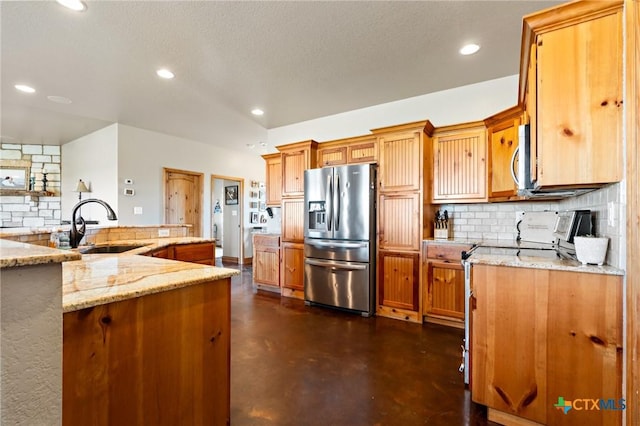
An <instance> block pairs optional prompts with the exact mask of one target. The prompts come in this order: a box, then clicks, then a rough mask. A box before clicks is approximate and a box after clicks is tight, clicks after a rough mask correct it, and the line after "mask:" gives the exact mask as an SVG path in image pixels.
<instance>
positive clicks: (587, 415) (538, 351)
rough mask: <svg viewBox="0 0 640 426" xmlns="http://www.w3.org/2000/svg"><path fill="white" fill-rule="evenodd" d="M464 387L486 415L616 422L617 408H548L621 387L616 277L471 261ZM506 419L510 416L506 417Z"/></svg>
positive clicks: (609, 395) (608, 394)
mask: <svg viewBox="0 0 640 426" xmlns="http://www.w3.org/2000/svg"><path fill="white" fill-rule="evenodd" d="M472 287H473V294H474V299H472V304H471V305H472V311H471V312H472V328H471V333H472V337H471V375H472V380H471V389H472V398H473V400H474V401H475V402H477V403H480V404H483V405H486V406H488V407H489V408H490V411H489V420H493V419H502V420H500V423H503V424H506V423H505V421H506V420H505V419H509V417H510V416H517V417H521V418H525V419H528V420H532V421H535V422H538V423H541V424H562V425H565V424H567V425H584V424H589V425H617V424H620V422H621V419H622V412H621V410H620V409H618V410H589V411H587V410H571V412H569V413H568V414H567V415H565V413H563V412H562V411H560V410H557V409H556V408H554V404H557V403H558V398H559V397H564V398H565V399H566V400H575V399H579V398H593V399H598V398H604V399H605V400H609V399H612V400H615V403H616V406H617V407H618V408H619V407H620V405H619V401H620V398H621V395H622V279H621V277H619V276H613V275H602V274H589V273H578V272H568V271H551V270H546V269H528V268H513V267H505V266H491V265H473V266H472ZM512 423H513V421H512Z"/></svg>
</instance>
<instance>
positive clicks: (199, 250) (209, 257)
mask: <svg viewBox="0 0 640 426" xmlns="http://www.w3.org/2000/svg"><path fill="white" fill-rule="evenodd" d="M173 250H174V252H173V256H174V257H173V258H174V259H175V260H182V261H184V262H196V263H204V262H203V261H207V263H208V264H209V265H211V264H213V259H214V258H215V254H214V248H213V243H204V244H178V245H176V246H175V247H174V249H173Z"/></svg>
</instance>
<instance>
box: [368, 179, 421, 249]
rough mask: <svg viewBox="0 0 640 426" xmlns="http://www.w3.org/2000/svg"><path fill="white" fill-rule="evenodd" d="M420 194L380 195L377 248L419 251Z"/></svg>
mask: <svg viewBox="0 0 640 426" xmlns="http://www.w3.org/2000/svg"><path fill="white" fill-rule="evenodd" d="M421 207H422V205H421V202H420V194H418V193H416V192H408V193H395V194H385V193H383V194H380V196H379V204H378V246H379V248H380V249H382V250H409V251H416V250H420V244H421V243H422V227H421V226H420V209H421Z"/></svg>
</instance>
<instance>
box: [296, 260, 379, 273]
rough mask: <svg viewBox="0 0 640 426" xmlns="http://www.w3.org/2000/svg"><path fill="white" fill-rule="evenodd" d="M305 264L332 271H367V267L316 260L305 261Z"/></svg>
mask: <svg viewBox="0 0 640 426" xmlns="http://www.w3.org/2000/svg"><path fill="white" fill-rule="evenodd" d="M304 263H306V264H307V265H312V266H321V267H323V268H330V269H344V270H347V271H364V270H365V269H367V266H366V265H353V264H344V263H336V262H331V261H324V260H315V259H305V260H304Z"/></svg>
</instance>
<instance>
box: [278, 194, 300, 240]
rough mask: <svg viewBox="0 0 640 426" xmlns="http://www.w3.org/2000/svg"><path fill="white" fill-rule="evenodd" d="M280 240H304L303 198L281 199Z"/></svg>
mask: <svg viewBox="0 0 640 426" xmlns="http://www.w3.org/2000/svg"><path fill="white" fill-rule="evenodd" d="M282 241H289V242H299V243H301V242H302V241H304V200H303V199H301V198H285V199H284V200H282Z"/></svg>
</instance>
